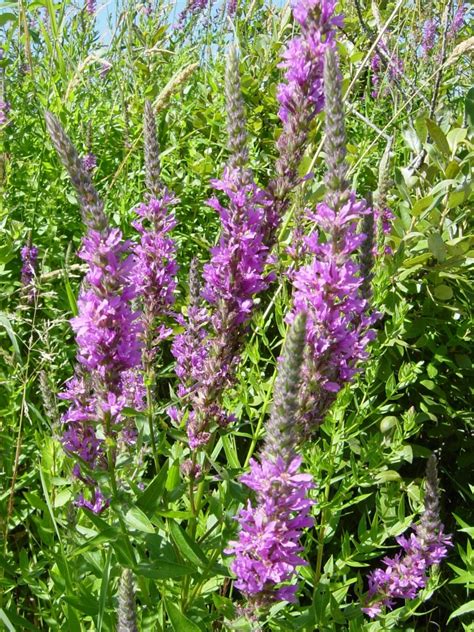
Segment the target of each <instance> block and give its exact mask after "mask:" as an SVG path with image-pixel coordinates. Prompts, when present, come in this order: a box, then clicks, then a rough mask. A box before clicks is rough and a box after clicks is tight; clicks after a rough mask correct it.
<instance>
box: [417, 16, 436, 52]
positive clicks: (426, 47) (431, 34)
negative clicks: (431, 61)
mask: <svg viewBox="0 0 474 632" xmlns="http://www.w3.org/2000/svg"><path fill="white" fill-rule="evenodd" d="M437 30H438V26H437V24H436V20H435V19H434V18H430V19H428V20H426V22H425V23H424V24H423V39H422V42H421V51H422V54H423V57H425V58H426V57H428V56H429V54H430V52H431V51H432V50H433V48H434V45H435V42H436V31H437Z"/></svg>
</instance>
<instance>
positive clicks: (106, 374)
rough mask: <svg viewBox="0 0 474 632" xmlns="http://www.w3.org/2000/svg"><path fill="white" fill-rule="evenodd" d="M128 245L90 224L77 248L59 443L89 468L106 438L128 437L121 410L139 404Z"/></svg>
mask: <svg viewBox="0 0 474 632" xmlns="http://www.w3.org/2000/svg"><path fill="white" fill-rule="evenodd" d="M129 245H130V244H129V242H124V241H123V240H122V234H121V232H120V231H119V230H118V229H105V230H104V231H102V232H99V231H95V230H93V229H90V230H89V232H88V233H87V235H86V237H85V238H84V239H83V243H82V248H81V250H80V252H79V256H80V258H81V259H83V260H84V261H86V262H87V263H88V264H89V270H88V272H87V274H86V278H85V284H84V286H83V289H82V290H81V293H80V295H79V299H78V316H76V317H75V318H73V319H72V320H71V324H72V328H73V330H74V331H75V333H76V342H77V344H78V353H77V360H78V363H79V367H78V370H77V371H76V376H75V377H74V378H72V379H71V380H69V382H68V383H67V384H66V390H65V391H64V392H63V393H62V394H61V395H60V397H61V398H62V399H65V400H67V401H69V402H70V407H69V409H68V411H67V412H66V413H65V415H64V416H63V418H62V422H63V424H64V426H65V432H64V435H63V445H64V448H65V450H66V451H67V452H68V453H70V454H72V455H75V456H77V457H78V458H79V460H80V461H81V462H83V463H85V464H87V465H88V466H89V468H91V469H96V468H100V469H104V468H106V467H107V458H108V455H107V454H106V450H105V439H107V437H110V438H111V439H114V440H117V439H120V438H121V439H122V440H123V443H124V444H128V443H130V442H131V441H133V436H134V429H133V428H131V427H130V426H129V424H130V422H129V421H128V418H127V419H124V418H123V415H122V414H121V412H122V411H123V409H124V408H125V407H128V406H132V407H135V408H140V407H142V406H143V394H144V393H143V383H142V378H141V376H140V375H139V374H138V373H137V372H136V368H137V367H138V366H139V365H140V361H141V346H140V342H139V335H140V333H141V326H140V323H139V320H138V318H139V313H138V312H134V311H133V309H132V307H131V300H132V299H133V298H134V296H135V289H134V288H133V287H132V284H131V278H132V276H133V260H132V258H131V257H130V256H129V255H127V251H128V248H129ZM104 433H105V438H104ZM96 505H97V503H96V502H94V506H96ZM83 506H87V505H85V504H83Z"/></svg>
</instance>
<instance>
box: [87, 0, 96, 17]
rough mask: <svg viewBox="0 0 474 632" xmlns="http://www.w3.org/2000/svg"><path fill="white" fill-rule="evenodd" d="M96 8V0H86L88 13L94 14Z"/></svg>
mask: <svg viewBox="0 0 474 632" xmlns="http://www.w3.org/2000/svg"><path fill="white" fill-rule="evenodd" d="M95 10H96V0H86V11H87V13H88V14H89V15H94V13H95Z"/></svg>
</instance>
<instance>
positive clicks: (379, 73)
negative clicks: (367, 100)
mask: <svg viewBox="0 0 474 632" xmlns="http://www.w3.org/2000/svg"><path fill="white" fill-rule="evenodd" d="M377 47H378V49H377V51H376V52H375V53H374V55H373V56H372V59H371V60H370V70H371V71H372V77H371V81H372V87H373V90H372V93H371V96H372V98H373V99H378V97H379V96H380V84H381V83H382V79H383V76H384V75H385V71H386V70H387V76H388V80H389V82H393V83H396V82H397V81H399V80H400V77H401V75H402V73H403V61H402V60H401V59H400V57H399V56H398V55H397V54H396V53H395V52H390V51H389V49H388V46H387V44H386V43H385V42H384V40H380V41H379V43H378V45H377ZM382 60H383V61H382Z"/></svg>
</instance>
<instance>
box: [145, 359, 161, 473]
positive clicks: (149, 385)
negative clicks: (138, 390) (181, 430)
mask: <svg viewBox="0 0 474 632" xmlns="http://www.w3.org/2000/svg"><path fill="white" fill-rule="evenodd" d="M146 407H147V417H148V429H149V431H150V440H151V450H152V453H153V462H154V464H155V473H156V474H158V472H159V471H160V463H159V461H158V453H157V451H156V439H155V429H154V427H153V372H152V371H151V370H150V369H149V368H148V369H147V372H146Z"/></svg>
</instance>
